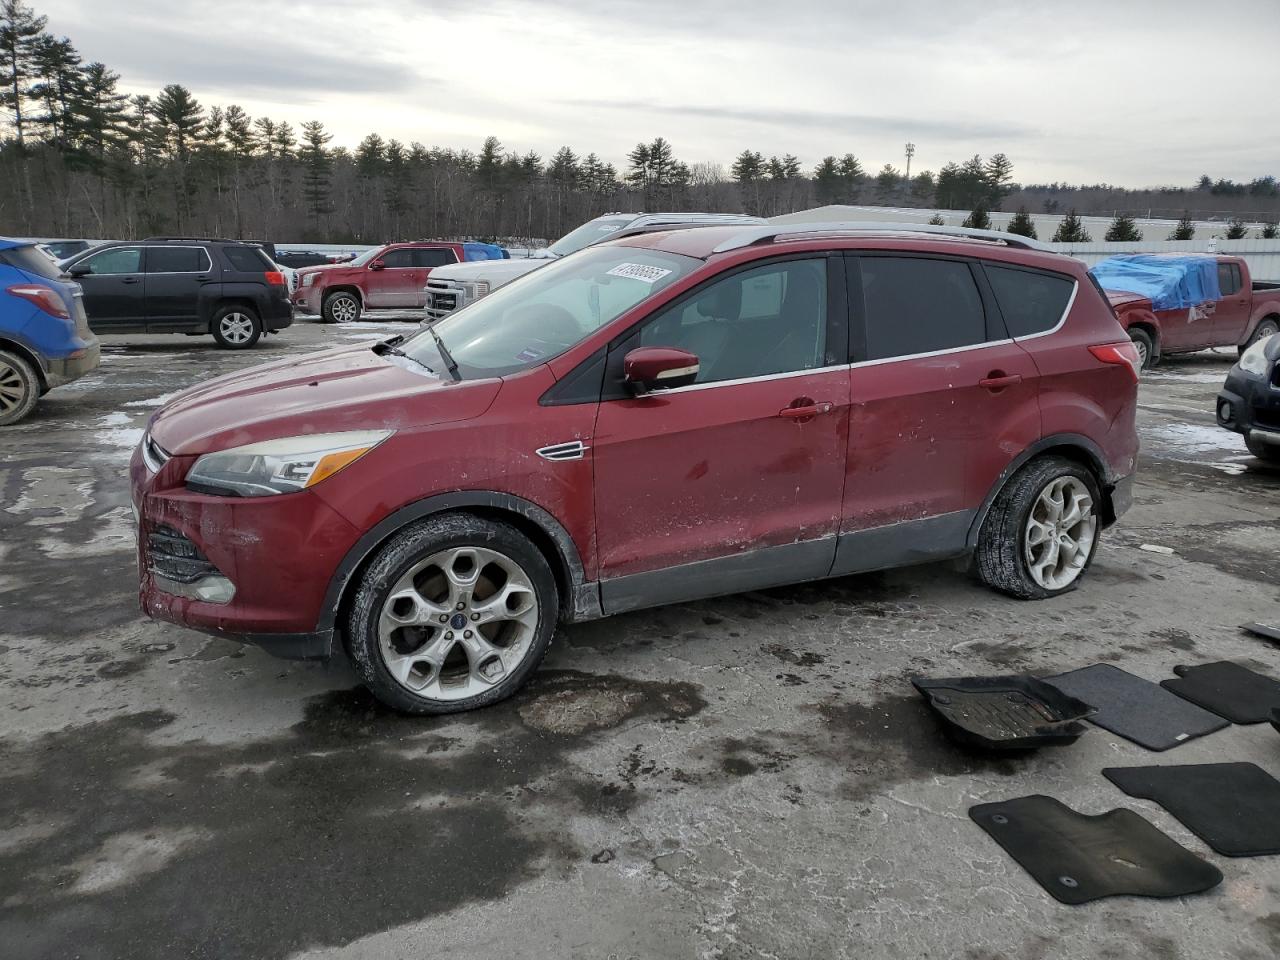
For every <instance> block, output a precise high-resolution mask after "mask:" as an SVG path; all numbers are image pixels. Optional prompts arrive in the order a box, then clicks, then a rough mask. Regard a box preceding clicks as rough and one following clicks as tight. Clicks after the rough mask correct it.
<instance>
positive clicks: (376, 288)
mask: <svg viewBox="0 0 1280 960" xmlns="http://www.w3.org/2000/svg"><path fill="white" fill-rule="evenodd" d="M506 257H507V254H506V253H505V252H504V251H503V249H502V248H501V247H499V246H495V245H494V244H492V243H473V242H471V241H467V242H465V243H464V242H457V243H452V242H444V241H439V240H417V241H412V242H408V243H388V244H385V245H384V246H381V247H375V248H373V249H372V250H366V251H365V252H364V253H362V254H360V256H358V257H356V258H355V259H354V260H349V261H347V262H346V263H334V264H326V265H323V266H318V267H304V268H303V269H301V270H299V271H298V276H297V287H296V289H295V290H294V293H293V304H294V306H296V307H298V308H300V309H302V310H305V311H307V312H308V313H315V314H319V315H320V316H321V318H323V320H324V321H325V322H326V323H349V322H350V321H352V320H359V319H360V314H361V313H362V312H363V311H364V310H378V309H392V310H404V309H412V308H414V307H425V306H426V304H427V291H426V286H427V277H429V276H430V275H431V271H432V270H433V269H435V268H436V267H443V266H445V265H446V264H451V263H463V262H466V261H470V260H503V259H505V258H506Z"/></svg>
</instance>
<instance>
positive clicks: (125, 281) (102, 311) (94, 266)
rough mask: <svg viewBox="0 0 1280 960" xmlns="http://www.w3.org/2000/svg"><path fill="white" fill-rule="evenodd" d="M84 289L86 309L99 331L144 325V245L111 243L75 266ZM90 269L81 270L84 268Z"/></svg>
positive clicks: (91, 326) (90, 321) (77, 279)
mask: <svg viewBox="0 0 1280 960" xmlns="http://www.w3.org/2000/svg"><path fill="white" fill-rule="evenodd" d="M73 270H74V273H73V276H74V277H75V279H76V281H77V282H78V283H79V284H80V286H81V288H82V289H83V290H84V311H85V313H86V314H87V315H88V317H89V326H90V328H91V329H93V330H94V331H96V332H98V333H111V332H113V331H117V330H122V329H142V327H143V326H144V324H145V323H146V320H145V318H144V309H145V306H144V300H143V283H142V279H143V273H142V249H141V248H140V247H112V248H110V249H108V250H103V251H102V252H101V253H95V254H94V255H93V256H91V257H87V258H86V259H84V260H81V261H80V262H79V263H77V264H76V265H75V267H74V268H73ZM82 270H84V271H87V272H86V273H83V274H82V273H81V271H82Z"/></svg>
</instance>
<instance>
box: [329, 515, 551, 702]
mask: <svg viewBox="0 0 1280 960" xmlns="http://www.w3.org/2000/svg"><path fill="white" fill-rule="evenodd" d="M558 613H559V598H558V593H557V590H556V582H555V577H554V575H553V574H552V572H551V569H550V567H549V566H548V565H547V561H546V559H545V558H544V557H543V556H542V554H541V553H540V552H539V551H538V549H537V548H536V547H535V546H534V545H533V544H532V543H530V542H529V540H528V539H527V538H526V537H525V536H524V535H523V534H521V533H520V532H519V531H518V530H516V529H515V528H514V527H511V526H509V525H507V524H505V523H501V522H498V521H492V520H483V519H480V518H479V517H473V516H470V515H467V514H446V515H443V516H439V517H432V518H428V519H427V520H423V521H420V522H418V523H415V524H413V525H412V526H410V527H408V528H407V529H405V530H404V531H402V532H401V533H400V534H398V535H396V536H395V537H394V538H393V539H392V540H391V541H390V542H389V543H388V544H387V545H386V546H385V547H383V549H382V550H381V551H379V552H378V554H377V556H375V558H374V560H373V562H372V563H371V564H370V566H369V568H368V570H367V571H366V572H365V574H364V576H363V577H362V579H361V581H360V585H359V587H358V589H357V592H356V596H355V600H354V602H353V603H352V607H351V613H350V615H349V617H348V631H347V636H348V644H349V649H350V653H351V658H352V660H353V662H354V663H355V666H356V669H357V671H358V672H359V674H360V676H361V678H362V679H363V680H364V682H365V683H366V684H367V685H368V686H369V688H370V689H371V690H372V691H373V693H374V694H375V695H376V696H377V697H378V699H379V700H381V701H382V702H383V703H385V704H387V705H388V706H390V707H393V708H395V709H397V710H402V711H405V712H407V713H454V712H457V711H461V710H470V709H473V708H475V707H483V706H487V705H489V704H491V703H496V702H497V701H499V700H503V699H505V698H506V697H508V696H510V695H511V694H512V693H514V692H515V691H516V690H518V689H519V688H520V687H521V686H522V685H523V684H524V682H525V680H526V679H527V677H528V676H529V674H530V673H532V672H533V671H534V669H536V668H537V666H538V664H539V663H540V662H541V661H542V658H543V656H544V655H545V654H546V651H547V647H548V646H549V645H550V643H551V637H552V635H553V634H554V632H555V628H556V621H557V617H558Z"/></svg>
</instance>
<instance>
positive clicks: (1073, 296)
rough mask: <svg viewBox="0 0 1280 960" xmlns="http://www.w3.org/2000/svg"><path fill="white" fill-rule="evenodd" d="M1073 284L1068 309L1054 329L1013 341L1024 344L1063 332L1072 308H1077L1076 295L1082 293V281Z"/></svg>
mask: <svg viewBox="0 0 1280 960" xmlns="http://www.w3.org/2000/svg"><path fill="white" fill-rule="evenodd" d="M1071 284H1072V286H1071V296H1069V297H1067V306H1066V308H1065V309H1064V310H1063V311H1062V316H1061V317H1059V318H1058V322H1057V323H1056V324H1055V325H1054V326H1053V327H1051V328H1049V329H1048V330H1041V331H1040V332H1039V333H1028V334H1027V335H1026V336H1024V337H1014V338H1013V340H1014V342H1015V343H1024V342H1026V341H1027V340H1034V339H1036V337H1047V336H1049V335H1050V334H1052V333H1057V332H1058V331H1059V330H1061V329H1062V328H1063V326H1064V325H1065V324H1066V322H1067V317H1068V316H1069V315H1070V313H1071V308H1072V307H1073V306H1075V302H1076V294H1078V293H1079V292H1080V281H1079V280H1076V279H1072V281H1071Z"/></svg>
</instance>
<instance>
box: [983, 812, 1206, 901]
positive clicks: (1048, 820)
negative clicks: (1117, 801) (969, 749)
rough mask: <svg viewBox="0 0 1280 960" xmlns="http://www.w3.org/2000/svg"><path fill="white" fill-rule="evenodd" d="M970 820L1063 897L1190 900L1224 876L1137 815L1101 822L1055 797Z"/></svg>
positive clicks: (1109, 814) (1056, 896)
mask: <svg viewBox="0 0 1280 960" xmlns="http://www.w3.org/2000/svg"><path fill="white" fill-rule="evenodd" d="M969 816H970V817H972V818H973V821H974V822H975V823H976V824H978V826H980V827H982V829H983V830H985V831H986V832H987V833H988V834H990V835H991V838H992V839H993V840H995V842H996V843H998V844H1000V846H1002V847H1004V850H1005V852H1006V853H1007V854H1009V856H1011V857H1013V859H1014V860H1016V861H1017V862H1018V864H1019V866H1021V867H1022V869H1024V870H1026V871H1027V873H1029V874H1031V876H1032V877H1034V878H1035V880H1036V882H1037V883H1039V884H1040V886H1042V887H1044V888H1045V890H1047V891H1048V892H1049V895H1050V896H1052V897H1053V898H1054V899H1055V900H1060V901H1062V902H1063V903H1072V904H1074V903H1087V902H1088V901H1090V900H1097V899H1099V898H1101V897H1120V896H1132V897H1185V896H1188V895H1190V894H1193V893H1201V892H1203V891H1205V890H1209V889H1211V888H1212V887H1216V886H1217V885H1218V884H1219V883H1221V882H1222V873H1221V871H1219V870H1218V868H1217V867H1215V866H1214V865H1213V864H1211V863H1206V862H1205V861H1204V860H1201V859H1200V858H1199V857H1197V856H1196V855H1195V854H1194V853H1192V852H1191V851H1190V850H1188V849H1187V848H1186V847H1184V846H1182V845H1181V844H1179V843H1178V842H1177V841H1176V840H1174V839H1172V838H1171V837H1169V836H1166V835H1165V834H1163V833H1161V832H1160V831H1159V830H1157V829H1156V828H1155V827H1154V826H1152V825H1151V823H1150V822H1149V821H1148V820H1145V819H1144V818H1142V817H1141V816H1139V815H1138V814H1136V813H1134V812H1133V811H1132V810H1126V809H1124V808H1120V809H1117V810H1109V811H1107V812H1106V813H1103V814H1100V815H1098V816H1096V817H1089V816H1085V815H1084V814H1082V813H1076V812H1075V811H1074V810H1072V809H1071V808H1070V807H1068V806H1066V805H1065V804H1063V803H1060V802H1059V801H1057V800H1055V799H1054V798H1053V797H1042V796H1033V797H1020V798H1018V799H1017V800H1006V801H1004V802H1003V803H983V804H979V805H978V806H976V807H971V808H970V809H969Z"/></svg>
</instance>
